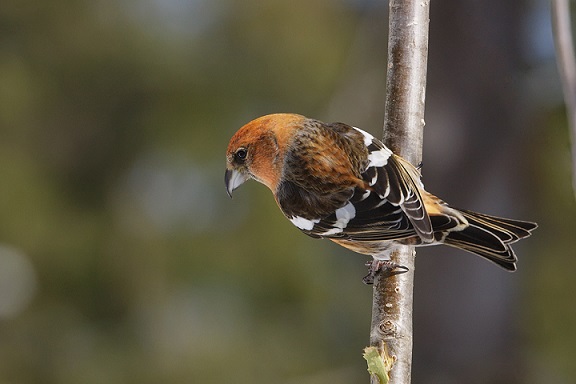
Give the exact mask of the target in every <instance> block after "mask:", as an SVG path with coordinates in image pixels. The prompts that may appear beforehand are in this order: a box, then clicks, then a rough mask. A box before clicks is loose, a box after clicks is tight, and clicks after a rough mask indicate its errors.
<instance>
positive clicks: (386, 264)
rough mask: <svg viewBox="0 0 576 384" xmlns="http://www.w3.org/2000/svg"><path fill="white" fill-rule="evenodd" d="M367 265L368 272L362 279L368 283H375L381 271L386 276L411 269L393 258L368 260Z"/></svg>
mask: <svg viewBox="0 0 576 384" xmlns="http://www.w3.org/2000/svg"><path fill="white" fill-rule="evenodd" d="M366 266H367V267H368V274H367V275H366V276H364V278H363V279H362V282H363V283H364V284H366V285H372V284H374V279H375V278H376V274H377V273H378V272H380V271H381V272H382V273H384V277H389V276H393V275H397V274H399V273H406V272H408V271H409V269H408V268H407V267H405V266H403V265H400V264H396V263H395V262H393V261H392V260H378V259H373V260H372V261H368V262H367V263H366Z"/></svg>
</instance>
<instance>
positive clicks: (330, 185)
mask: <svg viewBox="0 0 576 384" xmlns="http://www.w3.org/2000/svg"><path fill="white" fill-rule="evenodd" d="M250 179H253V180H256V181H258V182H260V183H262V184H264V185H265V186H266V187H268V188H269V189H270V190H271V191H272V193H273V195H274V199H275V200H276V203H277V205H278V207H279V208H280V210H281V211H282V213H283V214H284V215H285V216H286V217H287V218H288V220H290V221H291V222H292V224H294V225H295V226H296V227H297V228H298V229H300V230H301V231H302V232H304V233H305V234H306V235H308V236H311V237H313V238H327V239H329V240H331V241H333V242H334V243H336V244H338V245H341V246H343V247H345V248H348V249H349V250H352V251H354V252H356V253H360V254H363V255H369V256H372V262H369V263H367V265H368V266H369V273H368V275H367V276H366V277H365V278H364V282H365V283H367V284H371V283H373V281H374V277H375V275H376V273H377V272H378V271H379V270H381V269H382V268H388V269H394V268H404V269H405V270H404V271H403V272H405V271H406V270H407V268H405V267H403V266H400V265H395V264H393V263H392V262H391V261H390V252H392V251H393V250H394V249H395V248H397V247H398V245H412V246H429V245H438V244H445V245H448V246H451V247H455V248H459V249H461V250H464V251H468V252H471V253H473V254H476V255H479V256H481V257H483V258H485V259H487V260H489V261H491V262H493V263H495V264H497V265H498V266H500V267H502V268H504V269H505V270H508V271H515V270H516V262H517V257H516V255H515V253H514V251H513V250H512V248H511V244H512V243H514V242H516V241H518V240H520V239H522V238H525V237H528V236H530V234H531V232H532V231H533V230H534V229H536V228H537V224H536V223H533V222H529V221H522V220H514V219H507V218H501V217H496V216H491V215H487V214H483V213H477V212H473V211H470V210H465V209H458V208H454V207H452V206H450V205H448V204H447V203H446V202H444V201H443V200H441V199H440V198H438V197H436V196H435V195H433V194H431V193H429V192H427V191H426V190H425V189H424V185H423V183H422V181H421V173H420V167H419V166H418V167H415V166H414V165H412V164H411V163H410V162H408V161H407V160H405V159H404V158H402V157H400V156H398V155H396V154H394V153H393V152H392V151H391V150H390V149H389V148H388V147H386V146H385V145H384V144H383V143H382V142H381V141H380V140H378V139H377V138H375V137H374V136H372V135H371V134H370V133H368V132H366V131H363V130H361V129H359V128H356V127H353V126H350V125H347V124H344V123H324V122H322V121H319V120H316V119H311V118H307V117H305V116H302V115H298V114H292V113H275V114H269V115H265V116H262V117H259V118H257V119H255V120H252V121H250V122H249V123H247V124H246V125H244V126H243V127H241V128H240V129H239V130H238V131H237V132H236V133H235V134H234V135H233V136H232V138H231V139H230V142H229V144H228V148H227V151H226V172H225V178H224V181H225V184H226V190H227V193H228V195H229V196H230V197H232V192H233V191H234V190H235V189H236V188H238V187H240V185H242V184H243V183H244V182H246V181H247V180H250Z"/></svg>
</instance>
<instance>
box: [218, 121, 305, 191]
mask: <svg viewBox="0 0 576 384" xmlns="http://www.w3.org/2000/svg"><path fill="white" fill-rule="evenodd" d="M305 119H306V118H305V117H304V116H300V115H294V114H286V113H278V114H273V115H266V116H262V117H259V118H258V119H255V120H252V121H251V122H249V123H248V124H246V125H245V126H243V127H242V128H240V129H239V130H238V132H236V133H235V134H234V136H232V138H231V139H230V143H229V144H228V150H227V151H226V174H225V177H224V181H225V183H226V190H227V192H228V195H229V196H230V197H232V191H234V190H235V189H236V188H238V187H239V186H240V185H242V184H243V183H244V182H245V181H247V180H249V179H254V180H256V181H259V182H261V183H262V184H264V185H266V186H267V187H268V188H270V190H272V192H274V191H275V190H276V187H277V186H278V183H279V181H280V178H281V176H282V162H283V160H284V154H285V152H286V150H287V147H288V145H289V142H290V138H291V137H292V136H293V133H294V131H295V130H296V129H297V128H298V127H299V126H301V125H302V122H303V121H304V120H305Z"/></svg>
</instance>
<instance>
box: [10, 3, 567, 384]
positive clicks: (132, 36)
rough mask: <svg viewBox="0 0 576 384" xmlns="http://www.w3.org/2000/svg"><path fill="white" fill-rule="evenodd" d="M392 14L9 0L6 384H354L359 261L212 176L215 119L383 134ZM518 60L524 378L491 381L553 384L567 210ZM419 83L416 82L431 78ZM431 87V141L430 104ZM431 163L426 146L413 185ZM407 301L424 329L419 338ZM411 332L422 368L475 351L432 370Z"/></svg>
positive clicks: (362, 320)
mask: <svg viewBox="0 0 576 384" xmlns="http://www.w3.org/2000/svg"><path fill="white" fill-rule="evenodd" d="M434 6H435V4H432V7H433V8H432V9H433V11H432V15H431V16H432V28H434V17H435V16H436V15H435V12H434ZM460 11H461V12H463V14H464V15H467V14H468V15H469V14H470V13H469V10H468V9H467V8H465V7H463V8H462V9H461V10H460ZM540 11H541V10H540ZM534 12H535V13H536V14H538V12H537V10H536V11H534ZM528 25H532V24H528ZM440 27H441V28H449V25H446V26H445V25H441V26H438V27H437V28H440ZM535 28H536V27H535ZM385 31H386V7H385V4H381V5H378V4H374V3H373V2H369V1H367V2H362V1H344V0H342V1H336V0H321V1H315V2H308V1H304V0H296V1H291V2H287V1H281V0H271V1H266V2H262V1H256V0H246V1H242V2H240V1H233V0H221V1H217V2H216V1H209V0H190V1H167V2H162V1H155V0H122V1H111V0H96V1H87V0H55V1H50V2H38V1H28V0H18V1H15V0H14V1H13V0H7V1H3V2H2V5H1V6H0V214H1V217H2V219H1V220H0V383H48V384H49V383H64V384H65V383H74V384H76V383H87V384H90V383H101V382H107V383H110V384H113V383H158V382H163V383H180V382H186V383H221V382H230V383H318V384H320V383H351V382H362V381H363V380H364V381H366V380H367V373H366V367H365V363H364V361H363V359H362V358H361V351H362V349H363V347H364V346H365V345H366V343H367V340H368V329H369V322H370V306H371V290H370V288H367V287H365V286H363V285H362V284H361V277H362V275H363V273H364V266H363V263H364V261H365V259H364V258H362V257H360V256H357V255H353V254H351V253H349V252H346V251H344V250H341V249H339V248H338V247H336V246H335V245H332V244H331V243H329V242H320V241H314V240H312V239H309V238H307V237H306V236H303V235H302V234H301V233H299V231H298V230H297V229H296V228H294V227H293V226H292V225H291V224H290V223H289V222H288V221H286V220H285V219H284V218H283V217H282V215H281V214H280V212H279V211H278V210H277V208H276V207H275V204H274V201H273V199H272V198H271V196H270V194H269V192H268V191H267V190H265V189H264V188H263V187H262V186H259V185H256V183H249V184H247V185H246V186H245V187H243V188H242V189H241V190H239V191H237V193H236V194H235V196H234V200H232V201H231V200H229V199H228V197H227V196H226V193H225V189H224V186H223V180H222V179H223V171H224V152H225V148H226V145H227V142H228V139H229V137H230V136H231V135H232V134H233V133H234V132H235V130H236V129H238V128H239V127H240V126H241V125H243V124H244V123H246V122H248V121H249V120H251V119H252V118H255V117H257V116H259V115H262V114H266V113H272V112H284V111H286V112H288V111H289V112H298V113H302V114H305V115H309V116H311V117H317V118H320V119H323V120H329V121H345V122H348V123H351V124H355V125H358V126H362V127H364V128H365V129H367V130H371V131H372V132H373V133H374V134H376V135H379V132H380V129H381V125H382V124H381V122H382V113H383V112H382V111H383V100H384V97H383V94H384V93H383V86H384V82H385V79H384V73H385V56H386V47H385V44H386V36H385ZM517 33H518V34H519V35H521V34H523V33H526V31H524V30H522V29H519V30H518V31H517ZM440 36H441V34H439V35H438V37H437V39H440ZM437 41H438V40H431V43H432V44H431V47H430V49H431V64H430V65H431V71H430V72H431V76H434V74H435V73H437V72H439V71H437V70H435V69H434V66H435V65H437V64H435V63H434V55H433V54H432V52H433V51H434V50H435V44H436V42H437ZM454 54H455V57H458V56H457V54H458V52H457V51H455V52H454ZM496 61H497V59H496ZM531 65H532V67H530V68H527V67H526V66H525V67H523V68H520V69H519V70H518V72H513V73H507V74H505V76H510V77H513V78H515V79H516V80H515V81H514V82H513V83H504V84H503V85H502V86H503V88H506V87H513V86H518V85H519V84H520V86H522V87H524V88H523V89H527V90H528V91H527V92H526V93H525V98H524V99H522V98H520V99H519V100H514V103H515V105H518V104H520V105H525V106H526V105H529V106H530V108H531V112H530V113H531V114H530V117H529V118H528V117H526V120H528V119H529V120H530V123H529V124H528V123H527V124H525V126H523V127H522V128H516V131H513V132H516V133H515V135H516V136H521V137H522V139H521V140H519V145H518V146H517V147H516V149H515V151H516V152H515V153H521V154H522V157H521V158H522V159H523V160H522V161H521V162H519V163H518V162H513V163H512V164H514V165H513V166H514V167H515V168H513V172H519V173H520V175H519V176H518V175H517V176H515V180H516V181H518V179H519V180H521V183H520V186H521V189H512V190H513V191H516V192H515V193H513V196H514V197H513V198H512V199H513V201H514V203H513V208H512V209H510V212H513V213H514V214H515V215H516V216H519V217H522V216H523V217H526V218H528V219H534V220H537V221H539V222H540V224H541V228H540V229H539V230H538V232H536V236H535V237H534V238H532V239H530V240H528V241H527V242H526V244H524V245H523V246H520V247H519V248H518V249H519V254H520V253H521V254H522V255H521V256H523V257H524V258H525V260H526V261H522V262H521V268H523V272H519V273H518V274H517V275H515V277H514V278H511V279H512V280H511V281H512V283H510V284H509V286H508V288H507V289H508V290H509V291H510V292H514V293H513V296H512V298H513V300H514V305H513V306H512V307H513V310H511V313H512V315H511V317H510V318H509V319H508V320H507V321H510V322H511V323H512V325H511V327H510V329H509V330H508V333H507V335H514V336H513V337H512V339H513V340H514V341H513V342H512V343H511V344H508V345H509V347H510V348H512V349H514V350H516V351H517V357H518V359H516V360H514V362H512V364H513V369H514V370H517V369H520V371H521V372H523V374H520V375H519V376H515V377H514V378H511V379H506V380H508V381H502V382H529V383H532V382H546V383H552V382H558V383H563V382H569V381H568V379H567V378H571V377H574V376H575V375H576V370H575V369H574V365H573V360H574V357H575V351H574V347H573V346H574V345H576V332H575V331H574V324H576V305H574V304H575V303H574V299H573V297H572V296H571V294H572V292H573V291H574V289H575V288H576V285H575V283H574V279H573V278H572V270H573V268H572V267H575V266H576V265H575V263H576V261H575V260H576V258H574V256H575V254H574V235H575V234H576V232H575V230H574V228H576V207H575V203H574V196H573V194H572V192H571V190H570V180H569V167H570V164H569V155H568V149H569V147H568V137H567V134H566V127H565V124H566V122H565V119H564V117H563V112H564V111H563V110H562V108H561V101H560V99H559V87H558V86H557V80H556V79H555V77H554V76H555V74H554V70H553V69H552V70H550V68H553V65H554V63H553V62H552V61H551V59H550V58H549V57H548V58H546V57H544V58H541V59H539V61H538V60H536V61H535V62H533V63H532V64H531ZM470 71H471V72H470V75H469V76H476V75H475V74H474V72H473V71H474V69H470ZM481 75H486V74H485V73H484V74H481ZM549 79H553V80H552V83H553V84H555V86H554V85H553V86H551V87H544V89H545V90H547V92H548V93H545V94H544V95H542V86H541V85H542V84H543V83H550V80H549ZM430 82H431V88H430V89H429V91H428V97H429V98H435V97H436V96H435V95H437V94H440V96H441V92H440V89H441V87H436V88H434V82H435V80H434V78H431V80H430ZM434 89H436V90H437V91H438V93H436V94H435V93H434ZM440 96H438V99H440ZM429 105H430V108H431V109H429V112H428V116H429V117H428V120H427V128H426V135H428V136H427V139H426V140H427V141H426V142H425V152H426V144H427V143H428V142H429V143H431V146H432V147H434V145H436V144H434V143H436V142H437V140H438V137H440V136H441V134H442V133H443V131H440V132H438V131H436V129H437V127H441V126H442V124H443V123H444V122H445V120H443V119H442V118H439V117H438V116H440V115H441V112H435V111H441V110H442V108H441V107H442V104H441V103H434V102H432V103H429ZM434 108H436V109H434ZM519 129H520V130H519ZM523 129H524V130H523ZM466 135H467V134H466V133H465V134H463V136H462V138H461V140H463V141H466V140H467V138H466V137H467V136H466ZM495 136H497V135H495ZM495 136H492V137H493V138H494V137H495ZM471 137H472V140H474V139H473V137H474V136H473V135H472V136H471ZM445 140H447V139H446V138H445ZM487 140H488V141H489V140H490V139H487ZM492 140H494V139H492ZM436 146H437V145H436ZM483 148H487V149H485V151H488V150H489V148H490V143H489V142H488V143H487V146H486V147H483ZM457 149H458V146H457V145H454V146H452V147H451V149H450V151H455V152H458V150H457ZM500 151H501V152H500V153H504V152H506V149H505V148H500ZM432 152H434V151H433V150H432ZM477 155H478V156H477ZM484 155H485V156H487V157H490V156H491V154H490V153H488V154H487V155H486V154H485V153H484ZM448 157H449V156H448ZM470 158H472V160H471V159H470ZM470 158H468V160H467V161H478V162H481V161H482V158H481V156H480V155H479V154H477V153H474V154H472V155H470ZM442 160H443V159H442V156H436V157H434V156H433V157H431V158H430V159H428V160H426V167H428V166H429V167H430V172H429V173H425V175H426V180H430V181H431V180H434V178H435V176H434V175H435V173H434V172H435V171H434V169H435V168H438V167H439V165H438V164H435V163H436V162H437V161H438V163H440V164H442ZM505 161H506V160H505ZM490 164H491V163H488V165H486V164H484V165H482V166H483V167H484V168H488V169H491V168H490ZM426 170H427V168H425V171H426ZM437 173H438V180H442V177H444V176H443V175H442V172H437ZM474 176H475V175H474V174H472V176H471V177H472V179H466V180H473V177H474ZM448 180H450V179H448ZM457 180H458V178H456V179H455V178H454V177H453V176H452V182H454V181H457ZM477 182H481V181H477ZM446 183H450V181H448V182H445V184H444V185H445V187H444V191H443V194H442V196H443V197H445V198H446V199H447V200H449V201H450V194H451V188H450V186H449V185H448V186H446V185H447V184H446ZM499 185H500V186H499V187H498V188H500V189H498V190H506V189H511V188H512V187H511V186H509V185H508V184H506V183H504V184H499ZM437 188H442V187H441V186H438V187H437ZM496 195H497V194H496ZM465 196H468V197H470V195H465ZM472 200H473V199H472V198H470V201H472ZM496 200H497V196H496V198H495V201H496ZM460 201H461V202H462V204H464V203H467V201H468V200H467V198H466V197H461V198H460ZM493 205H494V207H495V208H494V209H493V210H492V212H491V213H498V211H497V210H498V209H499V208H501V206H500V205H498V204H497V203H496V204H493ZM486 206H492V205H491V204H490V203H487V204H486ZM495 210H496V212H494V211H495ZM504 213H506V212H504ZM425 252H428V254H430V255H431V257H430V258H432V253H434V252H435V251H433V250H430V251H425ZM436 252H437V251H436ZM424 254H426V253H424ZM424 257H425V256H422V258H424ZM426 258H427V259H430V258H428V257H427V256H426ZM464 258H466V257H464ZM471 259H472V258H470V260H471ZM423 261H424V260H423ZM467 262H468V261H467ZM470 263H474V264H472V265H473V266H478V267H479V268H487V269H486V270H488V271H491V272H490V273H495V274H498V273H501V272H500V271H495V269H493V267H492V266H490V265H487V266H486V265H484V264H483V263H482V262H481V261H478V264H475V263H476V261H475V260H474V261H470ZM419 272H421V273H422V274H423V275H425V274H426V268H425V264H422V269H421V270H419ZM450 273H451V272H450V270H449V269H447V268H444V272H443V273H442V274H441V275H434V276H437V277H438V279H448V280H450V279H451V277H450ZM458 273H459V274H464V275H465V274H466V273H468V272H462V271H460V272H458ZM506 276H508V275H506ZM438 279H436V280H438ZM428 280H429V279H426V280H424V281H423V282H422V284H424V285H421V286H420V288H419V287H418V284H419V283H418V278H417V297H421V299H420V300H421V302H427V303H430V301H429V300H428V299H426V298H425V297H426V296H425V293H426V291H428V290H430V291H434V290H436V289H437V288H435V286H434V285H427V284H430V282H429V281H428ZM432 280H435V279H432ZM432 284H434V283H432ZM427 287H428V288H427ZM419 289H420V291H419ZM475 289H476V290H477V292H478V293H477V294H478V295H482V292H483V287H482V286H476V287H475ZM419 292H420V293H419ZM418 295H420V296H418ZM475 297H477V296H475ZM440 300H446V301H448V302H449V301H450V297H446V298H444V299H440ZM474 300H475V299H474V297H472V298H471V299H470V302H471V303H472V306H474V305H475V304H473V303H474ZM454 310H455V311H457V310H458V308H455V309H454ZM415 311H416V313H417V324H416V327H417V329H420V330H421V331H420V332H421V333H420V334H422V335H425V334H429V333H433V332H435V330H434V329H433V328H427V324H429V323H428V322H427V321H426V318H425V316H424V315H422V317H421V318H420V319H421V321H420V320H418V319H419V318H418V311H419V305H418V302H417V303H416V308H415ZM446 315H447V316H450V315H451V313H446ZM473 318H474V314H472V319H473ZM472 321H473V320H472ZM472 326H473V324H472ZM418 335H419V334H418V333H417V335H416V352H415V353H416V356H417V359H416V364H415V377H420V378H422V380H426V382H447V381H445V380H444V379H445V378H446V377H448V378H452V379H454V378H456V380H458V378H461V377H467V376H466V375H467V373H466V372H469V371H468V370H469V368H471V367H474V366H477V365H482V362H478V361H466V362H461V363H459V364H458V363H455V364H456V366H457V367H458V368H457V369H452V370H450V369H448V368H446V367H443V368H442V369H445V370H446V371H442V369H440V368H439V367H437V366H436V365H435V364H436V363H434V362H432V361H427V360H426V359H425V358H418V356H419V355H418V353H419V352H418V349H419V348H420V349H421V350H424V349H426V348H434V349H435V350H436V352H437V353H438V354H440V355H442V350H443V346H442V344H440V345H438V344H437V343H435V344H433V345H430V344H424V343H425V342H426V337H422V338H420V339H419V336H418ZM486 337H487V338H490V337H499V336H498V335H486ZM419 340H422V344H419ZM462 342H465V341H462ZM510 345H511V346H510ZM464 348H471V349H472V348H474V346H466V347H464ZM480 358H481V359H485V360H484V361H485V364H486V365H487V366H491V365H492V363H491V360H490V359H491V357H490V353H486V354H484V355H481V356H480ZM447 359H448V358H447ZM440 360H442V359H440ZM499 369H504V368H498V369H497V370H496V372H493V373H491V374H490V375H492V376H490V375H489V376H488V377H497V376H498V370H499ZM508 369H510V368H509V367H508ZM429 372H435V375H432V376H429ZM462 375H463V376H462ZM474 377H476V376H474ZM550 377H553V378H555V379H554V380H555V381H553V380H549V378H550ZM544 378H545V379H544ZM434 380H436V381H434ZM423 382H424V381H423ZM457 382H461V381H457ZM468 382H474V381H473V380H472V381H468ZM490 382H495V381H493V380H492V381H490Z"/></svg>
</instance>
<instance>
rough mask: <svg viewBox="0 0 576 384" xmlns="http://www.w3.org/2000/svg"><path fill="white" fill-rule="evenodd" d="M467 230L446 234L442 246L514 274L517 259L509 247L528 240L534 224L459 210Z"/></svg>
mask: <svg viewBox="0 0 576 384" xmlns="http://www.w3.org/2000/svg"><path fill="white" fill-rule="evenodd" d="M459 211H460V212H461V213H462V215H463V216H464V217H465V218H466V220H468V224H469V226H468V227H466V228H465V229H464V230H462V231H453V232H449V233H448V234H447V236H446V238H445V239H444V244H446V245H450V246H453V247H456V248H460V249H463V250H465V251H468V252H472V253H475V254H477V255H479V256H482V257H484V258H486V259H488V260H490V261H492V262H494V263H496V264H498V265H499V266H501V267H502V268H504V269H507V270H509V271H515V270H516V261H517V259H516V255H515V254H514V251H513V250H512V248H511V246H510V244H512V243H514V242H516V241H518V240H520V239H522V238H524V237H528V236H530V233H531V231H533V230H534V229H536V227H537V224H536V223H531V222H528V221H521V220H513V219H505V218H501V217H495V216H489V215H485V214H482V213H476V212H472V211H466V210H459Z"/></svg>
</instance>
